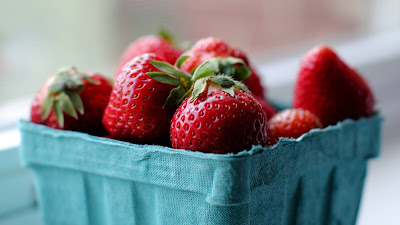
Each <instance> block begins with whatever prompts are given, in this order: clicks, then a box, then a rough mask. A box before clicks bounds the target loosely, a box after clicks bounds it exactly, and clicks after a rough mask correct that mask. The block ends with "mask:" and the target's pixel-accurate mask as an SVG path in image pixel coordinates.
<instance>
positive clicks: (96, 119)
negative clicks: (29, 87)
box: [31, 68, 112, 135]
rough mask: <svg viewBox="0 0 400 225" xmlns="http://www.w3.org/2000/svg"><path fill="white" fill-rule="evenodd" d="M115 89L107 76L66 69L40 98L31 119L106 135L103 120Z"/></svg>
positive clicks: (59, 126)
mask: <svg viewBox="0 0 400 225" xmlns="http://www.w3.org/2000/svg"><path fill="white" fill-rule="evenodd" d="M111 89H112V85H111V84H110V82H109V81H108V80H107V79H106V78H104V76H103V75H100V74H95V73H80V72H78V71H77V70H76V68H72V69H68V70H62V71H60V72H59V73H57V74H56V75H55V76H53V77H51V78H49V79H48V80H47V82H46V83H45V85H44V86H43V87H42V88H41V90H40V91H39V93H38V94H37V95H36V97H35V99H34V101H33V103H32V107H31V120H32V122H33V123H37V124H44V125H46V126H49V127H52V128H56V129H64V130H74V131H80V132H85V133H89V134H93V135H102V134H104V133H105V130H104V127H103V125H102V123H101V118H102V115H103V111H104V109H105V107H106V105H107V102H108V99H109V96H110V93H111ZM77 112H78V113H77Z"/></svg>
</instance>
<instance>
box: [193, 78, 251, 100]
mask: <svg viewBox="0 0 400 225" xmlns="http://www.w3.org/2000/svg"><path fill="white" fill-rule="evenodd" d="M211 84H216V85H218V86H219V87H220V88H221V90H222V91H224V92H226V93H228V94H229V95H231V96H232V97H233V96H235V88H236V89H239V90H242V91H245V92H247V93H250V91H249V89H248V88H247V87H246V85H244V84H243V83H242V82H240V81H237V80H234V79H232V77H231V76H227V75H224V74H219V75H212V76H208V77H202V78H200V79H198V80H197V81H196V82H195V83H194V85H193V92H192V98H191V99H190V101H194V100H195V99H196V98H197V97H199V95H200V94H201V93H203V92H204V91H205V90H206V88H207V85H211Z"/></svg>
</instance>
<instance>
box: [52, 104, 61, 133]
mask: <svg viewBox="0 0 400 225" xmlns="http://www.w3.org/2000/svg"><path fill="white" fill-rule="evenodd" d="M53 110H54V113H55V114H56V118H57V122H58V125H59V126H60V127H61V128H63V127H64V113H63V111H62V106H61V105H60V102H56V103H55V104H53Z"/></svg>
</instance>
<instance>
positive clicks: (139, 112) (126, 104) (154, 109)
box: [103, 53, 174, 143]
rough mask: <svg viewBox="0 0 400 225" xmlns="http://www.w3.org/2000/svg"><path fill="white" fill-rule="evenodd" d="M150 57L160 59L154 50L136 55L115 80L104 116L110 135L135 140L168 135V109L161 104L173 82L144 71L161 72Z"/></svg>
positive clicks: (160, 138) (160, 137) (165, 137)
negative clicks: (150, 75) (168, 82)
mask: <svg viewBox="0 0 400 225" xmlns="http://www.w3.org/2000/svg"><path fill="white" fill-rule="evenodd" d="M151 59H154V60H163V59H162V58H160V57H157V56H156V55H155V54H147V53H146V54H143V55H140V56H137V57H135V58H134V59H132V60H131V61H130V62H128V63H127V64H126V66H125V67H124V68H123V71H124V72H123V73H121V74H120V76H119V77H118V78H117V80H116V82H115V84H114V87H113V90H112V93H111V96H110V101H109V103H108V105H107V107H106V109H105V111H104V116H103V124H104V126H105V128H106V130H107V131H108V133H109V134H110V135H111V137H112V138H115V139H118V140H124V141H129V142H135V143H155V142H158V143H159V142H160V141H163V140H165V139H168V136H169V133H168V131H169V124H170V111H169V109H168V108H167V107H163V106H164V102H165V101H166V99H167V97H168V96H169V94H170V91H171V90H172V89H173V88H174V86H173V85H170V84H164V83H160V82H159V81H157V80H155V79H152V78H150V77H149V75H147V72H154V73H156V74H157V73H158V72H161V71H160V70H158V69H157V68H156V67H155V66H153V65H152V63H151ZM171 114H172V113H171Z"/></svg>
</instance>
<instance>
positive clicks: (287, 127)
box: [268, 109, 322, 145]
mask: <svg viewBox="0 0 400 225" xmlns="http://www.w3.org/2000/svg"><path fill="white" fill-rule="evenodd" d="M314 128H322V123H321V121H320V120H319V119H318V117H317V116H316V115H314V114H313V113H311V112H310V111H308V110H303V109H287V110H284V111H281V112H278V113H277V114H275V115H274V116H273V117H272V118H271V119H270V120H269V121H268V145H274V144H275V143H277V142H278V140H279V137H287V138H298V137H300V136H301V135H302V134H305V133H307V132H308V131H310V130H311V129H314Z"/></svg>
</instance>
